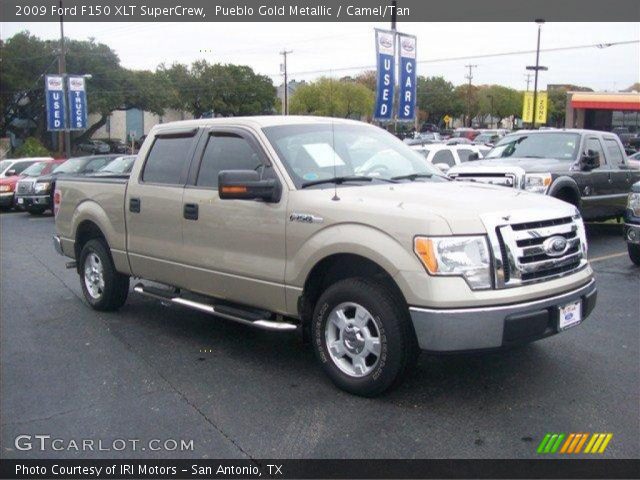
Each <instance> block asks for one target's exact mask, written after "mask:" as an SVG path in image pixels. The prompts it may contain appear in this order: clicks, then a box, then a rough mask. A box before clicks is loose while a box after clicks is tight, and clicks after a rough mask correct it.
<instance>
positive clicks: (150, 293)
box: [133, 283, 298, 331]
mask: <svg viewBox="0 0 640 480" xmlns="http://www.w3.org/2000/svg"><path fill="white" fill-rule="evenodd" d="M133 291H134V292H136V293H139V294H141V295H145V296H147V297H151V298H155V299H157V300H161V301H163V302H171V303H174V304H176V305H182V306H183V307H187V308H191V309H193V310H199V311H201V312H205V313H209V314H211V315H216V316H218V317H222V318H226V319H227V320H233V321H234V322H238V323H242V324H244V325H249V326H252V327H256V328H260V329H262V330H271V331H290V330H295V329H296V328H298V327H297V325H295V324H293V323H288V322H274V321H273V320H267V319H264V318H254V319H250V318H243V317H240V316H237V315H231V314H230V313H227V312H225V311H222V310H223V309H224V307H223V306H222V307H218V309H217V310H216V305H212V304H209V303H202V302H197V301H195V300H189V299H187V298H183V297H181V296H179V294H176V293H174V292H172V291H168V290H167V291H162V290H161V289H159V288H153V287H145V286H144V285H142V284H141V283H138V284H137V285H135V286H134V287H133ZM233 310H234V311H239V310H238V309H237V308H234V309H233ZM248 316H252V315H248Z"/></svg>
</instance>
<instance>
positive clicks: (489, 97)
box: [487, 95, 493, 128]
mask: <svg viewBox="0 0 640 480" xmlns="http://www.w3.org/2000/svg"><path fill="white" fill-rule="evenodd" d="M487 98H488V99H490V100H491V115H490V116H489V121H490V122H491V123H489V128H492V127H493V95H487Z"/></svg>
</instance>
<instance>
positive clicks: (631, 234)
mask: <svg viewBox="0 0 640 480" xmlns="http://www.w3.org/2000/svg"><path fill="white" fill-rule="evenodd" d="M627 238H628V239H629V241H630V242H637V241H638V232H637V231H636V230H635V229H634V228H630V229H629V230H627Z"/></svg>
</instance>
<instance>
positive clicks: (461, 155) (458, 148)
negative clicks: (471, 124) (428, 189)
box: [411, 144, 486, 173]
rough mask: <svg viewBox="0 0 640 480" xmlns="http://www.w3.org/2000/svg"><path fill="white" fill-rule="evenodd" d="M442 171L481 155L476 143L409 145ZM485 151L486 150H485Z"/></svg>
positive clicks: (444, 171) (445, 171)
mask: <svg viewBox="0 0 640 480" xmlns="http://www.w3.org/2000/svg"><path fill="white" fill-rule="evenodd" d="M411 148H412V149H414V150H415V151H417V152H418V153H420V154H421V155H422V156H423V157H425V158H426V159H427V161H428V162H429V163H431V164H433V165H434V166H435V167H437V168H438V169H439V170H440V171H441V172H442V173H447V172H448V171H449V169H450V168H451V167H453V166H455V165H460V164H461V163H464V162H468V161H469V160H470V159H471V160H476V159H478V158H482V157H483V152H482V151H481V150H480V147H478V146H477V145H453V146H452V145H442V144H441V145H437V144H431V145H415V146H412V147H411ZM485 153H486V152H485Z"/></svg>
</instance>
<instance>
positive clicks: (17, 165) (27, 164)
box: [9, 162, 33, 175]
mask: <svg viewBox="0 0 640 480" xmlns="http://www.w3.org/2000/svg"><path fill="white" fill-rule="evenodd" d="M31 165H33V162H18V163H15V164H13V165H11V168H10V169H9V170H15V171H16V175H19V174H21V173H22V172H23V170H24V169H26V168H27V167H30V166H31Z"/></svg>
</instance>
